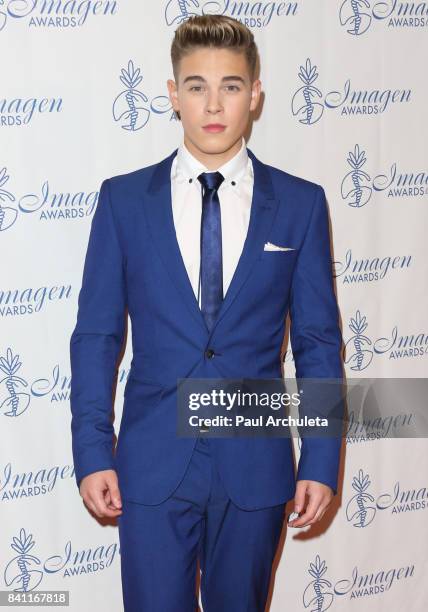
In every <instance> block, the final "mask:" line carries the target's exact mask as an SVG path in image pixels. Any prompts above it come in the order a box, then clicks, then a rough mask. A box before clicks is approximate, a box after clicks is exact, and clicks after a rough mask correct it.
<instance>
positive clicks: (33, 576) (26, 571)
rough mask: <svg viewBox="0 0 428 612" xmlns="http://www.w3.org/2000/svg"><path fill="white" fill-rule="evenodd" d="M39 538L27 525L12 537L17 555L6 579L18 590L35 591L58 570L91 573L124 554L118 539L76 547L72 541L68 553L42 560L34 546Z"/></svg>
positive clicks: (68, 574) (66, 575) (64, 575)
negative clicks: (83, 547) (28, 529)
mask: <svg viewBox="0 0 428 612" xmlns="http://www.w3.org/2000/svg"><path fill="white" fill-rule="evenodd" d="M34 546H35V541H34V539H33V535H32V534H27V532H26V530H25V529H24V528H21V529H20V531H19V536H18V537H16V536H14V537H13V538H12V543H11V544H10V547H11V548H12V549H13V550H14V551H15V553H16V555H15V556H14V557H13V558H12V559H10V561H9V562H8V563H7V565H6V567H5V570H4V582H5V584H6V586H7V587H11V590H12V591H15V592H27V591H33V590H34V589H35V588H37V586H38V585H39V584H40V583H41V581H42V579H43V577H44V576H45V574H47V575H49V574H58V575H60V576H62V578H67V579H69V578H70V577H72V576H87V574H95V573H97V572H99V571H102V570H104V569H107V568H108V567H110V566H111V564H112V563H113V561H114V560H115V559H116V556H117V554H120V548H119V546H118V544H117V543H116V542H113V543H112V544H108V545H107V546H106V545H104V544H100V545H98V546H96V547H95V548H87V549H82V550H78V549H73V547H72V544H71V541H70V540H68V542H67V543H66V544H65V547H64V553H63V554H61V555H52V556H50V557H48V558H47V559H46V560H45V561H44V562H42V560H41V557H40V556H36V555H35V554H34V552H33V553H31V552H30V551H32V550H33V548H34Z"/></svg>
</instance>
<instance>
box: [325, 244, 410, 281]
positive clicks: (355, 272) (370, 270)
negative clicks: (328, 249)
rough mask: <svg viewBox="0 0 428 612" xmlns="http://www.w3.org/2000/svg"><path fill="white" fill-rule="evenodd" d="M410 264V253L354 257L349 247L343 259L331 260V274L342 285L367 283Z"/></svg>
mask: <svg viewBox="0 0 428 612" xmlns="http://www.w3.org/2000/svg"><path fill="white" fill-rule="evenodd" d="M411 264H412V255H395V256H391V255H385V256H383V257H354V254H353V252H352V250H351V249H348V250H347V251H346V253H345V257H344V259H338V260H336V261H334V262H333V276H334V277H335V278H338V279H340V280H341V281H342V283H343V284H344V285H355V284H357V283H369V282H374V281H378V280H383V279H384V278H385V277H386V276H387V275H389V274H390V273H391V272H392V270H407V269H408V268H410V265H411Z"/></svg>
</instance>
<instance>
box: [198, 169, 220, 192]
mask: <svg viewBox="0 0 428 612" xmlns="http://www.w3.org/2000/svg"><path fill="white" fill-rule="evenodd" d="M198 181H199V182H200V183H201V184H202V185H203V186H204V188H205V189H218V188H219V187H220V185H221V184H222V182H223V181H224V176H223V175H222V173H221V172H202V174H200V175H199V176H198Z"/></svg>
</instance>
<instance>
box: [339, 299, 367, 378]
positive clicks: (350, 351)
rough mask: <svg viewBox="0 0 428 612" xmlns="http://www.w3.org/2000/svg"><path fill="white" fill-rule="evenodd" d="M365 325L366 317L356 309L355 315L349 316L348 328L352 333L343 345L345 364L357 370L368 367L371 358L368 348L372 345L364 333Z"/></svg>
mask: <svg viewBox="0 0 428 612" xmlns="http://www.w3.org/2000/svg"><path fill="white" fill-rule="evenodd" d="M367 326H368V323H367V317H366V316H364V317H363V316H362V315H361V312H360V311H359V310H357V312H356V315H355V317H351V322H350V323H349V329H350V330H351V331H352V332H353V333H354V335H353V336H351V337H350V338H349V340H347V342H346V344H345V347H344V353H345V358H344V362H345V364H346V365H349V367H350V368H351V370H355V371H357V372H360V371H361V370H365V369H366V368H368V366H369V365H370V363H371V361H372V359H373V351H372V350H371V348H369V347H371V346H372V341H371V340H370V338H369V337H368V336H366V335H365V333H364V332H365V331H366V329H367Z"/></svg>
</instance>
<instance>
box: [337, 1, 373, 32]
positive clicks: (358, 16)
mask: <svg viewBox="0 0 428 612" xmlns="http://www.w3.org/2000/svg"><path fill="white" fill-rule="evenodd" d="M366 9H368V10H370V3H369V2H368V1H367V0H344V1H343V2H342V4H341V6H340V11H339V19H340V25H342V26H344V27H346V31H347V32H348V34H351V35H352V36H361V34H364V32H367V30H368V29H369V27H370V25H371V22H372V16H371V15H369V13H367V12H366Z"/></svg>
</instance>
